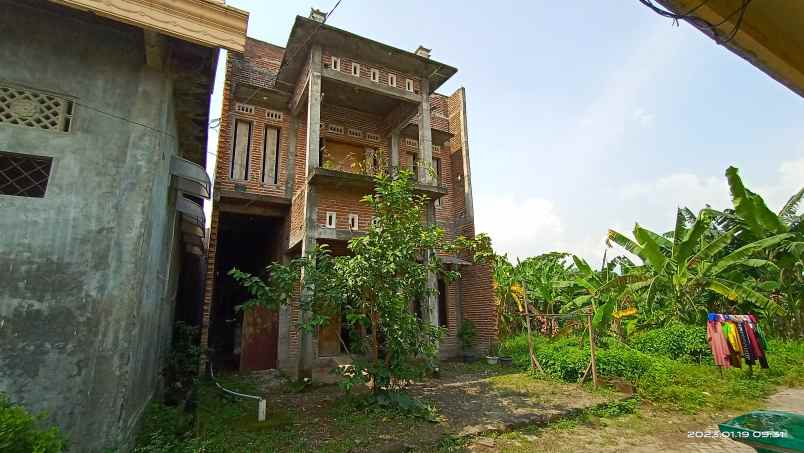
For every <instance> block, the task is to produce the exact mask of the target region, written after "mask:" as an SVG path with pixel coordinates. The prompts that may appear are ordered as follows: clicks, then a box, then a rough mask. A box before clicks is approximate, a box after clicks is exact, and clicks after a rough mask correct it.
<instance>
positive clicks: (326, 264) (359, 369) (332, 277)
mask: <svg viewBox="0 0 804 453" xmlns="http://www.w3.org/2000/svg"><path fill="white" fill-rule="evenodd" d="M374 181H375V191H374V193H373V194H371V195H367V196H365V197H363V199H362V201H363V202H364V203H366V204H368V205H369V206H371V207H372V208H373V210H374V212H375V215H376V218H377V222H376V224H375V225H372V226H371V227H370V228H369V231H368V233H367V234H365V235H363V236H357V237H355V238H353V239H352V240H350V242H349V244H348V247H349V249H350V251H351V252H352V255H351V256H339V257H333V256H332V255H331V254H330V253H329V251H328V250H327V249H326V248H324V247H318V248H316V249H315V250H313V251H312V252H311V253H310V254H309V255H307V256H304V257H300V258H297V259H294V260H292V261H291V262H290V263H287V264H280V263H273V264H271V265H270V266H268V267H267V269H266V273H265V275H266V276H265V277H264V278H263V277H259V276H254V275H250V274H246V273H243V272H240V271H238V270H236V269H234V270H232V271H231V272H230V275H232V276H233V277H234V278H235V279H236V280H237V281H239V282H240V283H241V284H242V285H243V286H245V287H246V288H247V289H248V291H249V292H250V294H251V295H252V298H251V299H250V300H249V301H247V302H246V303H245V304H244V308H246V309H249V308H251V307H254V306H257V305H260V306H266V307H269V308H274V309H275V308H277V307H279V306H281V305H284V304H288V303H289V302H290V300H291V299H292V295H293V293H294V288H295V285H296V284H297V282H298V281H299V278H300V275H301V272H302V271H303V272H304V279H303V282H304V285H305V286H304V288H302V293H303V294H305V295H306V297H302V298H301V303H300V309H301V311H302V312H304V313H307V314H308V316H305V318H304V319H305V321H304V322H303V325H302V328H303V329H306V330H308V331H313V330H314V329H316V328H319V327H321V326H324V325H326V324H327V323H329V322H330V321H331V320H332V319H333V314H336V313H337V314H340V317H341V318H342V319H343V320H344V322H345V323H346V324H347V325H348V327H349V328H350V330H351V331H352V332H354V333H355V334H356V335H354V337H355V338H357V339H358V341H356V342H353V343H352V344H350V345H347V344H346V341H344V340H343V339H341V342H342V344H344V346H346V347H347V350H348V352H350V354H352V357H353V362H354V370H352V371H351V372H348V373H346V374H345V375H344V378H345V380H344V383H345V385H346V386H347V388H348V387H350V386H351V385H353V384H354V383H355V382H357V381H364V382H371V383H372V384H373V389H374V390H375V391H376V390H386V389H390V388H394V387H396V386H397V385H399V384H400V383H402V382H404V381H405V380H407V379H412V378H414V377H417V376H420V375H421V374H422V373H423V372H424V371H425V370H426V369H427V368H428V366H430V365H432V363H433V361H434V360H435V358H436V352H437V346H438V340H439V338H440V337H441V335H442V331H441V329H440V328H439V327H438V326H437V325H434V323H432V322H430V320H429V316H428V313H427V310H423V313H418V314H417V313H415V312H414V310H412V307H413V305H414V302H415V301H424V300H426V299H427V298H430V297H433V296H435V291H436V290H435V289H434V288H433V286H434V285H428V284H427V283H428V279H430V278H433V276H435V275H437V276H440V277H441V278H444V279H445V280H447V281H451V280H453V279H455V278H457V277H458V276H459V275H458V273H457V272H455V271H450V270H447V269H446V268H445V267H444V266H443V265H442V263H441V260H440V259H439V256H438V255H437V254H436V253H434V251H436V250H440V251H444V252H448V253H461V254H463V255H464V256H465V257H467V258H470V259H476V260H478V261H481V260H486V259H488V258H489V257H490V256H491V252H490V250H491V244H490V240H489V238H488V237H487V236H485V235H478V236H477V237H476V238H473V239H468V238H464V237H459V238H457V239H455V240H453V241H450V240H447V239H446V237H445V233H444V231H443V230H442V229H441V228H440V227H438V226H436V225H433V224H428V223H427V222H423V221H422V219H423V218H424V212H425V207H426V204H427V203H428V200H427V198H426V196H425V195H422V194H420V193H417V192H415V190H414V181H413V178H412V175H411V174H410V172H407V171H403V172H401V173H400V174H398V175H396V176H390V175H385V174H379V175H377V176H375V177H374ZM424 305H426V304H422V306H424ZM419 315H421V316H419Z"/></svg>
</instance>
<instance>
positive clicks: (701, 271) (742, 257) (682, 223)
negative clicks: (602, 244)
mask: <svg viewBox="0 0 804 453" xmlns="http://www.w3.org/2000/svg"><path fill="white" fill-rule="evenodd" d="M714 217H715V213H714V212H713V211H711V210H708V209H705V210H702V211H701V213H700V214H699V215H698V216H697V218H696V219H695V221H694V223H693V224H692V225H691V226H689V227H688V226H687V223H686V222H687V216H686V215H685V212H683V210H681V209H679V210H678V213H677V216H676V225H675V228H674V230H673V233H672V234H671V238H670V239H668V238H667V237H665V236H663V235H660V234H657V233H654V232H652V231H650V230H648V229H645V228H642V227H641V226H640V225H639V224H636V225H635V227H634V232H633V234H634V239H633V240H632V239H630V238H628V237H626V236H625V235H623V234H621V233H618V232H616V231H613V230H610V231H609V240H611V241H613V242H615V243H617V244H619V245H620V246H622V247H624V248H625V249H626V250H628V251H629V252H631V253H633V254H635V255H637V256H639V257H640V258H641V259H642V260H643V262H644V265H643V266H637V267H634V268H632V269H629V271H628V272H627V273H625V274H624V275H623V277H622V280H623V281H621V283H623V284H626V285H628V286H629V287H630V288H631V289H632V290H636V291H639V292H640V293H641V294H643V295H644V299H643V301H644V308H645V309H646V310H647V311H648V315H649V316H651V317H653V319H654V320H656V321H659V322H660V323H666V322H669V321H671V320H673V319H675V320H681V321H684V322H690V323H695V322H700V321H701V320H703V319H705V317H706V313H707V312H708V311H709V310H713V309H721V310H725V309H737V310H739V311H748V310H754V311H761V312H762V313H764V314H765V315H774V314H778V313H780V312H781V307H780V306H779V305H778V304H777V303H776V302H774V301H773V300H771V299H770V298H769V297H768V296H767V295H766V294H765V292H764V291H763V290H762V288H761V287H759V286H757V285H756V284H755V283H756V282H754V281H752V280H751V279H749V278H747V276H748V274H747V272H746V270H748V269H752V268H773V267H774V266H775V265H774V264H773V263H772V262H770V261H768V260H767V259H762V258H758V257H757V255H758V254H759V253H760V252H762V251H764V250H767V249H768V248H770V247H773V246H775V245H777V244H779V243H781V242H782V241H785V240H786V239H789V238H790V236H791V235H790V234H786V233H783V234H776V235H773V236H770V237H767V238H764V239H760V240H756V241H752V242H750V243H748V244H745V245H743V246H741V247H739V248H738V249H736V250H734V251H732V252H730V253H728V254H725V255H723V254H721V253H720V252H721V251H723V250H724V249H725V248H726V246H728V245H729V244H730V243H731V242H732V240H734V238H735V236H736V235H737V233H738V230H737V229H736V228H732V229H730V230H728V231H726V232H725V233H723V234H721V235H719V236H717V237H715V238H714V239H712V240H707V239H706V238H705V237H704V233H705V232H706V231H709V230H710V228H711V224H712V222H713V219H714ZM712 296H715V297H712ZM657 312H658V316H657ZM643 315H644V313H643Z"/></svg>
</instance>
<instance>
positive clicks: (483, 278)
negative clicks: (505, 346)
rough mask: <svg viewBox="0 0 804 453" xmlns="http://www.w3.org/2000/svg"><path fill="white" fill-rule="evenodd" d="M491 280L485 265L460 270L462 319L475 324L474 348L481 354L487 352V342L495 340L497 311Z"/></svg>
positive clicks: (489, 271)
mask: <svg viewBox="0 0 804 453" xmlns="http://www.w3.org/2000/svg"><path fill="white" fill-rule="evenodd" d="M491 278H492V276H491V267H490V266H489V265H486V264H478V265H471V266H466V267H464V268H462V269H461V280H462V282H461V283H462V286H463V317H464V319H467V320H470V321H472V322H473V323H474V324H475V327H476V329H477V340H476V341H475V347H476V348H477V349H478V350H479V351H480V352H482V353H486V352H487V351H488V347H489V340H490V339H496V338H497V310H496V305H495V304H494V290H493V289H492V286H491Z"/></svg>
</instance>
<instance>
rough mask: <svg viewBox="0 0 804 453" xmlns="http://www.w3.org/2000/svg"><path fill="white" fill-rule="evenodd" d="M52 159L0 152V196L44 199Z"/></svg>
mask: <svg viewBox="0 0 804 453" xmlns="http://www.w3.org/2000/svg"><path fill="white" fill-rule="evenodd" d="M52 165H53V158H52V157H45V156H29V155H25V154H11V153H3V152H0V195H14V196H18V197H32V198H44V196H45V192H46V191H47V183H48V180H49V179H50V168H51V166H52Z"/></svg>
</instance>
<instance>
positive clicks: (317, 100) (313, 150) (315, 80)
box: [305, 45, 321, 176]
mask: <svg viewBox="0 0 804 453" xmlns="http://www.w3.org/2000/svg"><path fill="white" fill-rule="evenodd" d="M309 79H310V87H309V90H308V94H307V166H306V167H305V168H306V172H305V176H309V172H310V169H312V168H317V167H318V166H319V165H320V162H318V141H319V138H320V137H321V46H319V45H314V46H313V48H312V49H311V50H310V78H309Z"/></svg>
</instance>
